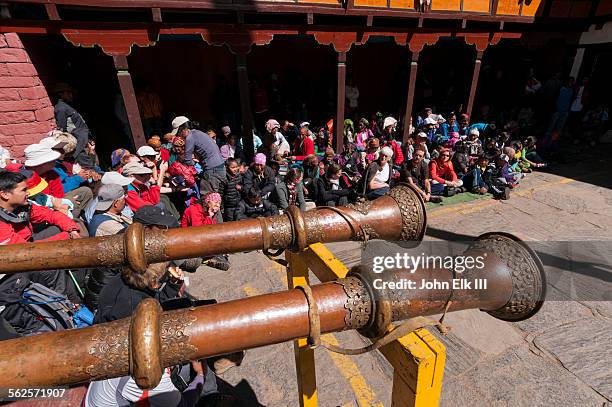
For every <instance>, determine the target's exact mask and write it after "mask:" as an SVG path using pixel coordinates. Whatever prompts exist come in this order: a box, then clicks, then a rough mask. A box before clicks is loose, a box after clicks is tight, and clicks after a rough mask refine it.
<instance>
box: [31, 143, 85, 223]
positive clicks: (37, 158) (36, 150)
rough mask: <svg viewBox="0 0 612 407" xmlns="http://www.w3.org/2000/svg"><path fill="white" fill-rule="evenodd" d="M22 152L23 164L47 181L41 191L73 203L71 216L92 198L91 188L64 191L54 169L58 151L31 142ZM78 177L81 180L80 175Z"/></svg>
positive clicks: (79, 212)
mask: <svg viewBox="0 0 612 407" xmlns="http://www.w3.org/2000/svg"><path fill="white" fill-rule="evenodd" d="M24 154H25V166H26V167H27V168H28V169H30V170H32V171H35V172H36V173H37V174H38V175H40V177H41V178H42V179H44V180H45V181H46V182H47V184H48V186H47V188H46V189H45V190H44V191H43V192H44V193H45V194H47V195H51V196H53V197H55V198H59V199H62V198H66V199H69V200H70V201H71V202H72V203H73V204H74V209H73V211H72V214H73V217H74V218H77V217H78V216H79V215H80V214H81V211H82V210H83V209H85V207H86V206H87V205H88V204H89V202H90V201H91V200H92V199H93V193H92V191H91V189H90V188H88V187H78V188H75V189H73V190H71V191H69V192H68V193H66V192H65V191H64V186H63V184H62V179H61V177H60V174H59V173H58V172H57V171H56V170H55V167H56V160H57V159H59V158H60V156H61V153H60V152H58V151H55V150H52V149H51V148H49V147H48V146H46V145H43V144H32V145H30V146H28V147H26V149H25V150H24ZM79 178H80V179H81V181H82V180H83V178H81V177H80V176H79Z"/></svg>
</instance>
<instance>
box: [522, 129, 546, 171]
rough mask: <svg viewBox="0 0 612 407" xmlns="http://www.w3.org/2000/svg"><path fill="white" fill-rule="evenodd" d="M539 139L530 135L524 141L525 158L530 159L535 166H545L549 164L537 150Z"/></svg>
mask: <svg viewBox="0 0 612 407" xmlns="http://www.w3.org/2000/svg"><path fill="white" fill-rule="evenodd" d="M537 141H538V140H537V139H536V138H535V137H534V136H529V137H527V138H526V139H525V142H524V143H523V144H524V145H525V159H527V160H529V163H530V164H531V165H532V166H533V167H534V168H544V167H546V166H547V164H546V161H544V159H543V158H542V157H540V155H539V154H538V152H537V146H536V144H537Z"/></svg>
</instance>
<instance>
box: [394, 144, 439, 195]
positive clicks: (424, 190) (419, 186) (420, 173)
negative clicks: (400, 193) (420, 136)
mask: <svg viewBox="0 0 612 407" xmlns="http://www.w3.org/2000/svg"><path fill="white" fill-rule="evenodd" d="M400 181H401V182H406V183H408V184H410V185H412V186H413V187H415V188H416V190H417V191H418V192H419V194H421V196H422V197H423V200H424V201H425V202H441V201H442V198H441V197H439V196H435V195H432V194H431V183H430V181H429V166H428V165H427V163H426V162H425V151H424V150H423V149H422V148H416V149H415V150H414V153H413V154H412V160H410V161H406V162H405V163H404V164H403V165H402V169H401V170H400Z"/></svg>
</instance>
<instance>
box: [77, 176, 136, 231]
mask: <svg viewBox="0 0 612 407" xmlns="http://www.w3.org/2000/svg"><path fill="white" fill-rule="evenodd" d="M100 182H101V184H102V185H103V186H104V185H119V186H120V187H121V188H123V190H124V191H125V192H126V193H127V187H128V185H130V184H131V183H132V182H134V178H132V177H124V176H123V175H121V174H119V173H118V172H117V171H107V172H105V173H104V175H102V179H101V180H100ZM96 204H97V202H96V199H93V200H92V201H91V202H90V203H89V205H87V208H85V210H84V211H83V217H84V219H85V223H87V224H88V223H90V222H91V219H92V218H93V216H94V215H95V212H96ZM121 215H122V216H124V217H126V218H128V219H132V217H133V216H134V212H133V211H132V210H131V209H130V207H129V206H128V205H124V207H123V210H122V211H121Z"/></svg>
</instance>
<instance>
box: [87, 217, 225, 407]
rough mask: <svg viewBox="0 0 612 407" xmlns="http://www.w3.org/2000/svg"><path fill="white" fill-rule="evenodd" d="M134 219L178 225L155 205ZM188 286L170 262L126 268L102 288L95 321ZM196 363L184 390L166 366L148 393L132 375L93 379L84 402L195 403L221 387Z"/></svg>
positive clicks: (107, 319) (152, 225) (157, 224)
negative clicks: (137, 270) (140, 270)
mask: <svg viewBox="0 0 612 407" xmlns="http://www.w3.org/2000/svg"><path fill="white" fill-rule="evenodd" d="M134 220H135V221H138V222H141V223H143V225H145V227H146V228H159V227H162V228H168V227H176V226H178V224H177V222H176V220H175V219H174V218H173V217H172V216H171V215H168V214H166V213H164V212H163V211H162V210H161V209H159V208H155V207H144V208H142V209H141V210H139V211H137V212H136V214H135V216H134ZM184 289H185V285H184V273H183V271H182V270H181V269H180V268H178V267H176V266H171V265H170V263H169V262H164V263H154V264H150V265H148V266H147V269H146V271H145V273H144V274H139V273H135V272H133V271H132V270H131V269H130V268H129V267H124V268H122V270H121V272H120V273H117V274H116V275H114V276H112V277H111V278H110V279H109V280H108V282H107V283H106V285H105V286H104V288H103V289H102V291H101V293H100V298H99V308H98V312H97V313H96V317H95V323H104V322H110V321H115V320H118V319H122V318H127V317H129V316H131V315H132V313H133V312H134V311H135V310H136V307H137V306H138V304H139V303H140V302H141V301H142V300H144V299H147V298H155V299H157V300H158V301H160V303H162V304H163V303H164V302H166V301H169V300H172V299H175V298H179V297H181V296H182V295H183V292H184ZM192 366H193V368H194V370H195V371H196V378H195V379H194V380H193V381H192V382H191V383H190V384H189V386H187V388H186V389H184V390H183V391H182V392H181V391H180V390H178V389H177V388H176V387H175V386H174V384H173V381H172V379H171V376H170V370H169V369H164V372H163V373H162V379H161V381H160V383H159V384H158V385H157V386H156V387H155V388H154V389H150V390H148V391H147V392H146V393H145V392H143V391H142V390H140V389H139V388H138V386H136V383H135V382H134V380H133V379H132V378H130V377H128V376H126V377H124V378H114V379H106V380H101V381H93V382H91V383H90V385H89V388H88V389H87V394H86V396H85V400H84V405H85V406H92V407H93V406H96V407H100V406H117V405H128V404H130V403H136V402H147V403H148V404H149V405H159V406H195V405H196V403H197V401H198V400H199V398H200V397H201V396H202V395H203V393H205V394H210V393H216V392H217V391H218V390H217V387H216V378H215V376H214V374H213V373H212V372H211V371H208V372H204V369H205V366H203V365H202V363H200V362H199V361H198V362H197V363H193V362H192ZM205 373H206V374H205ZM118 400H121V402H119V401H118ZM118 403H121V404H118Z"/></svg>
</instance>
